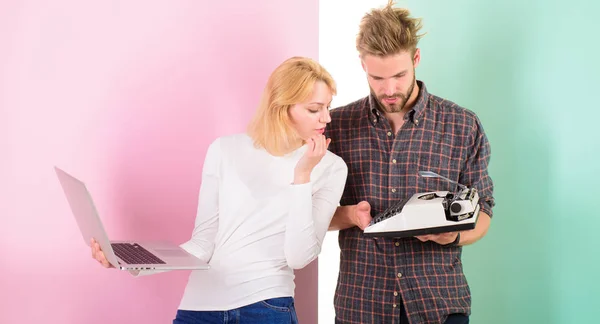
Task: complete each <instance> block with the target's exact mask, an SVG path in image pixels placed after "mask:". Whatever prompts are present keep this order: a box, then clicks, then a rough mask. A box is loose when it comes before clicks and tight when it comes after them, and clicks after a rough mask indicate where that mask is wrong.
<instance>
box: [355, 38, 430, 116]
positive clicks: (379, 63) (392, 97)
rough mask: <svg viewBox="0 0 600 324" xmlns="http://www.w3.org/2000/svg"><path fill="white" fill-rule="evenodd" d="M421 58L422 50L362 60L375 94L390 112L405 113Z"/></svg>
mask: <svg viewBox="0 0 600 324" xmlns="http://www.w3.org/2000/svg"><path fill="white" fill-rule="evenodd" d="M420 59H421V55H420V51H419V49H417V50H416V52H415V54H414V55H412V54H411V53H410V52H409V51H405V52H400V53H398V54H394V55H388V56H383V57H381V56H374V55H369V54H367V55H365V56H363V57H361V62H362V67H363V70H365V72H366V73H367V80H368V81H369V88H371V93H372V94H373V95H374V96H375V97H376V98H377V101H378V102H379V105H380V107H381V108H382V109H384V111H385V112H386V113H396V112H400V111H402V109H403V108H404V107H405V105H406V102H407V101H408V98H410V95H411V94H412V93H413V91H414V89H415V84H416V82H415V81H416V78H415V68H416V67H417V65H419V61H420Z"/></svg>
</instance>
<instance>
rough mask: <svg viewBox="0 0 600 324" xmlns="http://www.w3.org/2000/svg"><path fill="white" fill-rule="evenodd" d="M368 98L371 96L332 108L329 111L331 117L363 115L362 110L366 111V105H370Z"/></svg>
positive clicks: (342, 117) (341, 117)
mask: <svg viewBox="0 0 600 324" xmlns="http://www.w3.org/2000/svg"><path fill="white" fill-rule="evenodd" d="M368 99H369V97H363V98H360V99H358V100H355V101H353V102H351V103H348V104H346V105H343V106H340V107H336V108H332V109H331V110H330V111H329V112H330V114H331V119H333V120H335V119H347V118H359V117H360V116H362V112H364V111H365V107H366V106H367V105H368Z"/></svg>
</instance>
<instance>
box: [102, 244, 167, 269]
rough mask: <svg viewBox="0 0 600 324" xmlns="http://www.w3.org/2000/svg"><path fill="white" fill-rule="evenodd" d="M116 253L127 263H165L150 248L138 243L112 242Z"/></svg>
mask: <svg viewBox="0 0 600 324" xmlns="http://www.w3.org/2000/svg"><path fill="white" fill-rule="evenodd" d="M111 245H112V248H113V250H114V251H115V254H116V255H117V256H118V257H119V258H121V260H123V261H125V262H126V263H127V264H165V262H164V261H163V260H161V259H159V258H158V257H157V256H155V255H154V254H152V253H150V252H149V251H148V250H146V249H144V248H143V247H141V246H140V245H138V244H136V243H112V244H111Z"/></svg>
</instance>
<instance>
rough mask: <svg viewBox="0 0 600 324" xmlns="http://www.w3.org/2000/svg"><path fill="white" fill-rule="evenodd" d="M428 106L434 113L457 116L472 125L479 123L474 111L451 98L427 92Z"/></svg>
mask: <svg viewBox="0 0 600 324" xmlns="http://www.w3.org/2000/svg"><path fill="white" fill-rule="evenodd" d="M429 108H430V109H431V110H432V111H433V112H434V113H445V114H451V115H455V116H459V117H460V118H461V119H462V120H464V121H465V122H466V123H467V124H470V125H472V126H474V125H475V124H477V123H479V117H478V116H477V114H476V113H475V112H474V111H472V110H470V109H469V108H466V107H464V106H461V105H459V104H457V103H456V102H454V101H452V100H449V99H446V98H442V97H440V96H436V95H434V94H431V93H429Z"/></svg>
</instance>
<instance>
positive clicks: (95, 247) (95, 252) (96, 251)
mask: <svg viewBox="0 0 600 324" xmlns="http://www.w3.org/2000/svg"><path fill="white" fill-rule="evenodd" d="M90 243H91V244H90V245H91V246H92V258H94V259H96V261H98V262H99V263H100V264H101V265H102V266H103V267H105V268H114V266H113V265H112V264H110V262H108V260H106V257H105V256H104V252H102V248H100V244H98V242H96V240H95V239H93V238H92V239H91V240H90Z"/></svg>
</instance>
